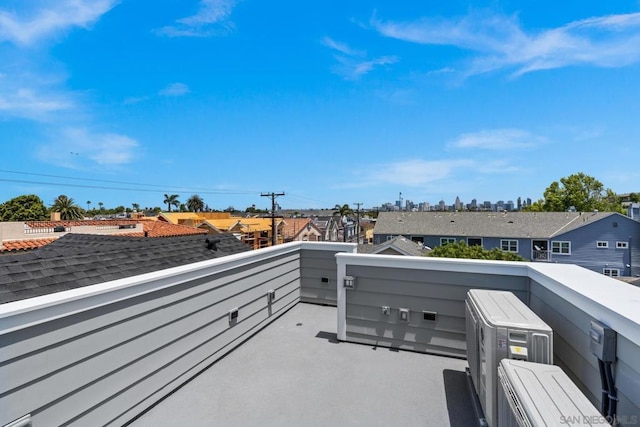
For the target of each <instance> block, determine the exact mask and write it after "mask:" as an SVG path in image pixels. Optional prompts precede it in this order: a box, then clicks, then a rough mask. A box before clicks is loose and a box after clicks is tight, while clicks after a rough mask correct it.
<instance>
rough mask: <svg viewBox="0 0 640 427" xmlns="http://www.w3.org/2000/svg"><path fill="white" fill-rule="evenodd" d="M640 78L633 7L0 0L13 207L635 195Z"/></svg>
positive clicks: (5, 195)
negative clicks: (571, 185) (559, 190)
mask: <svg viewBox="0 0 640 427" xmlns="http://www.w3.org/2000/svg"><path fill="white" fill-rule="evenodd" d="M639 77H640V1H639V0H634V1H626V0H619V1H616V2H602V1H589V0H587V1H581V2H561V3H558V2H555V1H554V2H551V1H546V0H541V1H537V2H514V1H495V0H494V1H484V2H480V1H474V2H454V1H451V2H433V1H424V2H416V1H406V2H403V1H400V2H399V1H394V2H390V1H379V2H375V1H373V2H372V1H367V2H365V1H354V2H344V1H332V0H323V1H277V0H274V1H270V2H265V1H257V0H243V1H233V0H200V1H197V0H193V1H187V0H167V1H161V2H158V1H148V0H122V1H115V0H91V1H89V0H87V1H83V0H56V1H37V0H30V1H24V0H3V2H2V3H1V4H0V150H1V155H0V201H5V200H8V199H10V198H12V197H16V196H18V195H21V194H30V193H35V194H38V195H39V196H40V197H41V198H42V199H43V200H44V202H45V203H46V204H51V202H52V201H53V199H54V198H55V197H56V196H57V195H59V194H66V195H68V196H70V197H72V198H74V200H76V201H77V202H78V203H79V204H80V205H81V206H86V204H85V202H86V201H87V200H91V201H92V202H93V205H94V206H96V205H97V203H98V202H103V203H104V204H105V206H107V207H115V206H117V205H124V206H129V207H130V206H131V204H132V203H138V204H140V205H141V206H142V207H145V206H149V207H152V206H162V200H163V194H164V193H175V194H179V195H180V200H182V201H186V199H187V198H188V197H189V196H190V195H191V194H194V193H198V194H200V195H201V196H202V197H203V198H204V200H205V202H206V203H207V204H209V206H210V207H212V208H217V209H224V208H226V207H227V206H230V205H231V206H235V207H236V208H242V209H243V208H245V207H247V206H250V205H252V204H255V205H256V206H257V207H267V206H268V205H269V200H268V199H267V198H265V197H260V193H261V192H271V191H275V192H282V191H284V192H285V193H286V196H285V197H281V198H279V203H280V205H281V206H282V207H284V208H322V207H329V208H330V207H332V206H334V205H335V204H344V203H348V204H351V205H352V204H353V203H355V202H361V203H363V204H364V207H365V208H367V207H372V206H376V205H380V204H382V203H384V202H387V201H393V200H395V199H396V198H397V196H398V193H399V192H402V193H403V196H404V198H405V199H411V200H413V201H414V202H416V203H418V202H423V201H427V202H431V203H432V204H434V203H437V202H438V201H439V200H441V199H443V200H445V201H446V202H447V203H453V201H454V200H455V198H456V196H459V197H460V198H461V199H462V201H463V202H465V203H468V202H469V201H470V200H471V199H472V198H477V199H478V200H479V201H484V200H492V201H496V200H505V201H506V200H516V199H517V197H518V196H521V197H523V198H527V197H530V198H532V199H533V200H536V199H538V198H541V197H542V193H543V191H544V189H545V188H546V187H547V186H548V185H549V184H550V183H551V182H552V181H556V180H559V179H560V178H562V177H564V176H568V175H571V174H573V173H577V172H584V173H586V174H588V175H592V176H594V177H596V178H597V179H599V180H600V181H602V182H603V184H604V185H605V187H608V188H612V189H613V190H614V191H616V192H619V193H623V192H631V191H640V186H639V184H638V183H639V177H640V170H639V169H638V167H637V164H638V159H640V148H639V147H640V144H638V142H639V141H640V120H639V119H640V82H639Z"/></svg>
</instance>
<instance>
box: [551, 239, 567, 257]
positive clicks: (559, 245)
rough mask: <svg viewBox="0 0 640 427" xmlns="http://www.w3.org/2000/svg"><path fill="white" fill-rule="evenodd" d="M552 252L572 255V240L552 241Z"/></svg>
mask: <svg viewBox="0 0 640 427" xmlns="http://www.w3.org/2000/svg"><path fill="white" fill-rule="evenodd" d="M551 253H553V254H559V255H571V242H566V241H562V240H556V241H553V242H551Z"/></svg>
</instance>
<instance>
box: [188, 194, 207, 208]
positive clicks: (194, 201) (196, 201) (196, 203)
mask: <svg viewBox="0 0 640 427" xmlns="http://www.w3.org/2000/svg"><path fill="white" fill-rule="evenodd" d="M187 207H188V208H189V211H190V212H201V211H202V210H203V209H204V200H202V197H200V196H199V195H197V194H193V195H192V196H191V197H189V200H187Z"/></svg>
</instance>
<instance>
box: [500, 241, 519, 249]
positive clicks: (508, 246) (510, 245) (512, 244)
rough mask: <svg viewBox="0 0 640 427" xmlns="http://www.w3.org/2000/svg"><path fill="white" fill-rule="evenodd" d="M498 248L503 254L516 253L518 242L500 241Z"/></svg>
mask: <svg viewBox="0 0 640 427" xmlns="http://www.w3.org/2000/svg"><path fill="white" fill-rule="evenodd" d="M500 248H501V249H502V250H503V251H505V252H518V241H517V240H510V239H502V240H500Z"/></svg>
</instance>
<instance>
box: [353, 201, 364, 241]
mask: <svg viewBox="0 0 640 427" xmlns="http://www.w3.org/2000/svg"><path fill="white" fill-rule="evenodd" d="M354 205H356V206H357V207H358V209H356V243H357V244H358V245H359V244H360V206H362V203H357V202H356V203H354Z"/></svg>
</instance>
